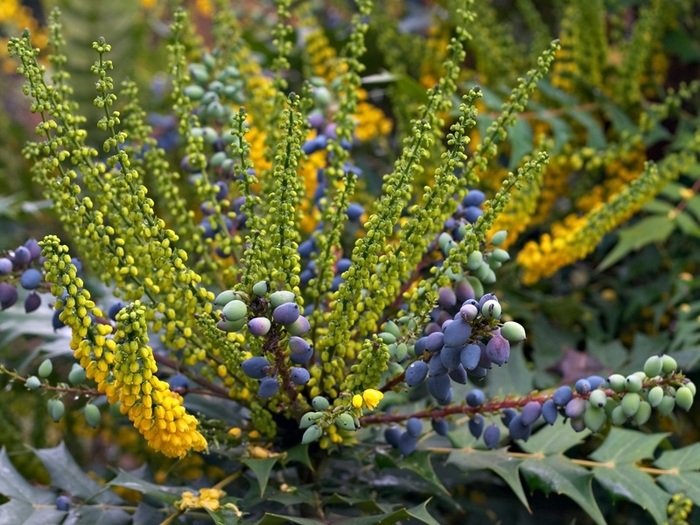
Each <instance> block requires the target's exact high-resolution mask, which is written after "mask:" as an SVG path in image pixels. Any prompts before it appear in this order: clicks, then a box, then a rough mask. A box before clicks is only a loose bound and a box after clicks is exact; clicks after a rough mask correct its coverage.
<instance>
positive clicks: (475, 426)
mask: <svg viewBox="0 0 700 525" xmlns="http://www.w3.org/2000/svg"><path fill="white" fill-rule="evenodd" d="M483 431H484V416H482V415H481V414H476V415H474V417H472V418H471V419H470V420H469V432H471V435H472V436H474V437H475V438H476V439H479V438H480V437H481V433H482V432H483Z"/></svg>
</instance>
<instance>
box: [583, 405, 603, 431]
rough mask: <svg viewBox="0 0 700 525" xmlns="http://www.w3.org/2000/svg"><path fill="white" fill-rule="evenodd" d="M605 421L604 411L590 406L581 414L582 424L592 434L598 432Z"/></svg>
mask: <svg viewBox="0 0 700 525" xmlns="http://www.w3.org/2000/svg"><path fill="white" fill-rule="evenodd" d="M607 420H608V416H607V415H606V414H605V410H602V409H600V408H594V407H592V406H590V407H588V410H586V411H585V412H584V413H583V423H584V424H585V425H586V427H588V428H589V429H590V430H591V431H592V432H598V431H599V430H600V429H601V428H603V425H605V422H606V421H607Z"/></svg>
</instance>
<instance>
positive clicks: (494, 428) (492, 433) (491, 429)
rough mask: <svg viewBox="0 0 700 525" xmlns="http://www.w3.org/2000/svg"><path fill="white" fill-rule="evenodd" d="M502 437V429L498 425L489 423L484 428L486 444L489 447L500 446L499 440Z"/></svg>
mask: <svg viewBox="0 0 700 525" xmlns="http://www.w3.org/2000/svg"><path fill="white" fill-rule="evenodd" d="M500 439H501V429H500V428H498V425H489V426H488V427H486V430H484V444H485V445H486V446H487V447H488V448H490V449H491V448H496V447H497V446H498V441H499V440H500Z"/></svg>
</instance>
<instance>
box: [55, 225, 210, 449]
mask: <svg viewBox="0 0 700 525" xmlns="http://www.w3.org/2000/svg"><path fill="white" fill-rule="evenodd" d="M41 245H42V247H43V253H44V255H45V256H46V262H45V263H44V267H45V268H46V272H47V273H46V280H47V281H48V282H51V283H53V285H52V290H51V291H52V293H53V294H54V295H56V296H61V297H62V298H61V299H59V300H58V301H57V302H56V308H57V309H62V310H63V311H62V313H61V315H60V318H61V321H63V322H64V323H65V324H66V325H68V326H70V328H71V330H72V332H73V337H72V340H71V348H72V349H73V350H74V355H75V358H76V359H78V360H79V362H80V365H81V366H82V367H83V368H85V371H86V374H87V377H88V378H89V379H94V380H95V382H96V383H97V388H98V390H99V391H100V392H103V393H105V394H106V395H107V399H108V401H109V402H110V404H115V403H117V402H118V401H119V402H121V407H120V410H121V411H122V413H125V414H128V416H129V419H130V420H131V421H132V422H133V423H134V426H135V427H136V428H137V429H138V430H139V432H141V434H143V436H144V437H145V438H146V439H147V440H148V444H149V445H150V446H151V447H152V448H154V449H156V450H158V451H160V452H162V453H163V454H165V455H166V456H169V457H182V456H184V455H185V454H187V452H188V451H189V450H197V451H201V450H205V449H206V447H207V443H206V440H205V439H204V437H203V436H202V435H201V434H200V433H199V432H198V431H197V420H196V419H195V417H194V416H192V415H191V414H187V413H186V412H185V408H184V407H183V406H182V398H181V397H180V395H179V394H177V393H175V392H172V391H170V389H169V387H168V384H167V383H165V382H164V381H161V380H160V379H158V378H157V377H156V376H155V373H156V372H157V366H156V362H155V359H154V357H153V351H152V350H151V348H150V347H149V346H148V345H147V343H148V329H147V323H146V308H145V306H144V305H142V304H141V303H140V302H139V301H136V302H134V303H133V304H131V305H129V306H127V307H124V308H123V309H122V310H121V311H120V312H119V314H118V315H117V329H116V332H115V333H114V336H113V337H109V336H110V335H112V332H113V329H112V327H111V326H110V325H108V324H100V323H97V322H95V321H94V319H100V318H102V317H103V316H102V312H101V311H100V309H99V308H97V307H95V303H94V302H93V301H92V300H91V299H90V293H89V292H88V291H87V290H85V289H83V282H82V279H80V277H77V275H76V268H75V266H74V265H73V264H72V262H71V257H70V255H69V254H68V247H66V246H63V245H61V244H60V241H59V240H58V238H57V237H55V236H47V237H46V238H45V239H44V241H43V242H42V243H41ZM117 341H118V342H117Z"/></svg>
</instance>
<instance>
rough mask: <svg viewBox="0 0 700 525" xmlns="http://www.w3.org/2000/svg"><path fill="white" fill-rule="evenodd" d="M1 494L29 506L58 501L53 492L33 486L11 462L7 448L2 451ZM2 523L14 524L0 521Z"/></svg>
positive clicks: (0, 455) (0, 459) (0, 460)
mask: <svg viewBox="0 0 700 525" xmlns="http://www.w3.org/2000/svg"><path fill="white" fill-rule="evenodd" d="M0 494H2V495H3V496H5V497H7V498H9V499H13V500H19V501H23V502H26V503H29V504H34V503H38V504H43V505H52V504H53V503H54V502H55V501H56V494H54V492H53V491H51V490H45V489H40V488H37V487H35V486H33V485H31V484H30V483H29V482H28V481H27V480H26V479H24V477H22V474H20V473H19V472H17V469H16V468H15V466H14V465H13V464H12V462H11V461H10V458H9V456H8V455H7V451H6V450H5V447H2V449H1V450H0ZM0 523H12V522H10V521H0Z"/></svg>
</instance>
